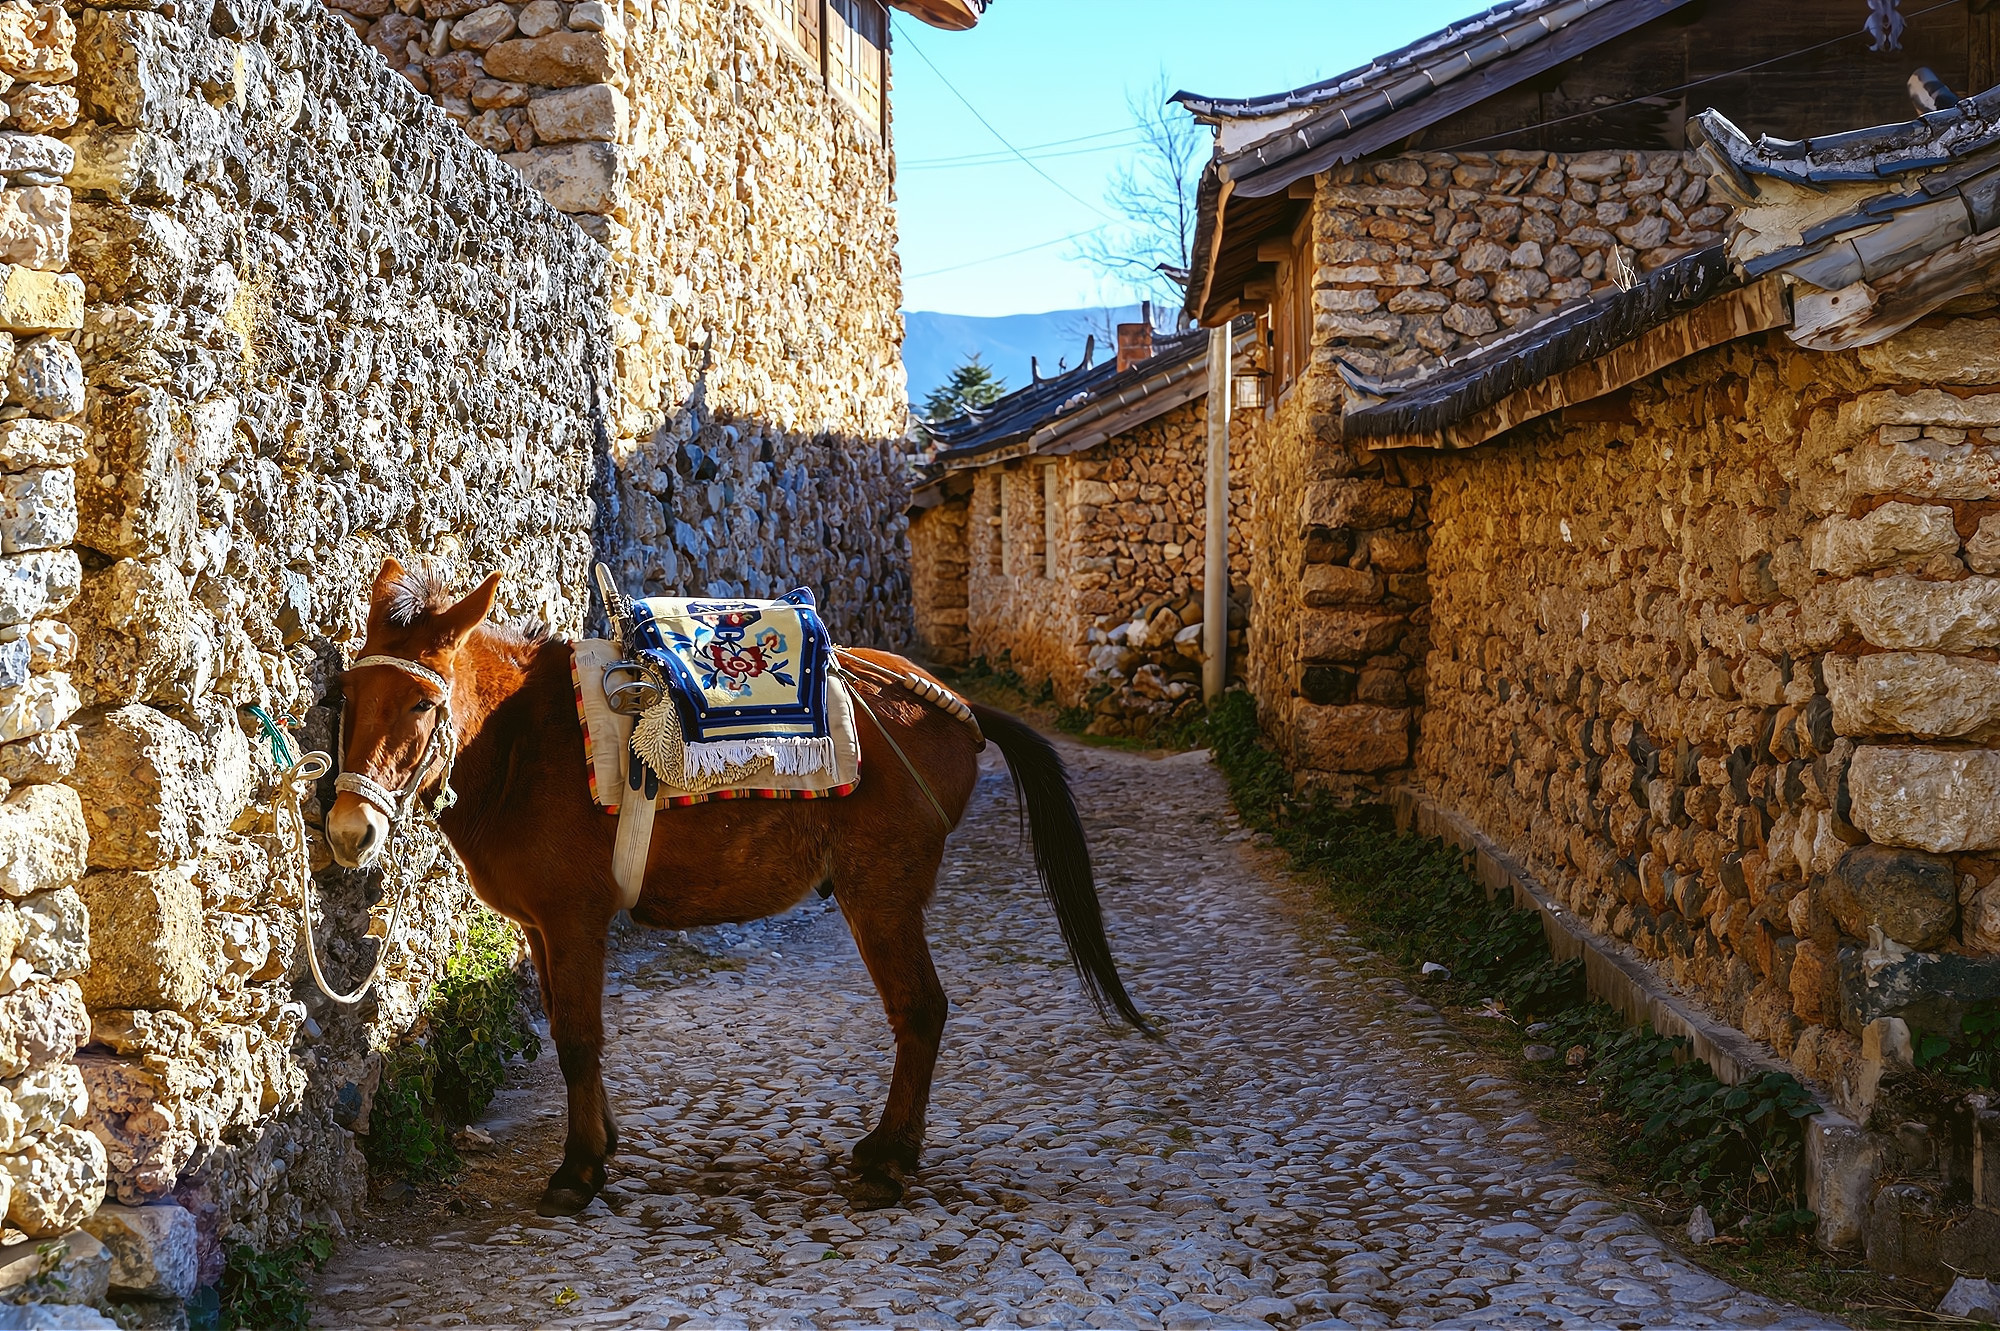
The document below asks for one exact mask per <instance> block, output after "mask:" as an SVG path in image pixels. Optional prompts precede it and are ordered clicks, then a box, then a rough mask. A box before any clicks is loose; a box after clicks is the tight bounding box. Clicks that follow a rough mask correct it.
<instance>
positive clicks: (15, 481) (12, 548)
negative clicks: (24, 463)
mask: <svg viewBox="0 0 2000 1331" xmlns="http://www.w3.org/2000/svg"><path fill="white" fill-rule="evenodd" d="M75 539H76V476H75V473H73V472H72V471H71V470H70V469H69V468H68V467H38V468H36V469H35V470H33V471H17V472H13V473H10V474H7V475H0V551H5V552H6V553H7V554H10V555H14V554H21V553H23V552H25V551H28V550H52V549H56V548H59V547H61V546H66V545H68V544H70V543H71V542H72V541H74V540H75Z"/></svg>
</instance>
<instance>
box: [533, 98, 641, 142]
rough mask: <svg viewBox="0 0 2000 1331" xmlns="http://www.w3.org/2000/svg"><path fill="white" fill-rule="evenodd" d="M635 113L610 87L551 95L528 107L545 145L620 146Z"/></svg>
mask: <svg viewBox="0 0 2000 1331" xmlns="http://www.w3.org/2000/svg"><path fill="white" fill-rule="evenodd" d="M630 117H631V112H630V108H629V105H628V104H627V102H626V100H625V94H624V93H622V92H620V91H619V90H618V89H616V88H614V87H612V86H611V85H610V84H608V83H592V84H587V85H586V86H584V87H581V88H572V89H570V90H569V91H568V92H558V93H551V94H549V95H548V96H546V97H537V98H535V100H533V101H532V102H529V103H528V124H529V125H530V126H532V127H533V128H534V131H535V137H536V138H538V139H540V140H541V141H542V142H544V143H571V142H584V141H588V142H602V143H618V142H621V141H623V139H624V138H625V132H626V128H627V126H628V125H629V123H630Z"/></svg>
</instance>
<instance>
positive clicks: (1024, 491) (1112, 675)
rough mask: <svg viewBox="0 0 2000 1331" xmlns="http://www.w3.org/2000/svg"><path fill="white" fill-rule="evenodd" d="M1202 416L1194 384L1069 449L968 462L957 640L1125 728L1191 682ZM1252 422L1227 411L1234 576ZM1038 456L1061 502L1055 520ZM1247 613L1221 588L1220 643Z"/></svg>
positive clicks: (1100, 726) (1198, 600)
mask: <svg viewBox="0 0 2000 1331" xmlns="http://www.w3.org/2000/svg"><path fill="white" fill-rule="evenodd" d="M1207 422H1208V414H1207V401H1206V399H1205V398H1204V399H1202V400H1198V401H1195V402H1190V403H1186V404H1183V405H1182V406H1179V407H1176V408H1174V409H1173V410H1172V411H1169V412H1167V413H1166V414H1165V415H1162V416H1160V417H1158V418H1156V419H1154V420H1151V421H1148V422H1146V423H1145V424H1143V425H1139V426H1136V427H1134V428H1133V429H1131V430H1128V431H1126V432H1125V433H1124V434H1121V435H1119V436H1117V437H1116V438H1114V439H1111V440H1108V441H1106V442H1105V443H1102V444H1099V445H1097V446H1096V447H1094V448H1091V449H1087V450H1085V451H1083V452H1080V453H1072V454H1067V455H1064V456H1060V457H1056V458H1054V459H1051V460H1049V461H1047V462H1037V461H1031V462H1023V463H1008V464H1004V465H1003V466H997V467H986V468H982V469H981V470H979V471H978V472H977V473H976V478H975V482H974V489H973V493H972V495H971V500H970V504H971V509H970V512H971V516H970V519H969V522H968V535H967V539H966V545H965V550H966V563H967V567H968V578H967V581H968V586H969V597H968V603H969V608H968V611H967V618H968V629H969V635H970V640H971V641H970V651H971V654H972V655H973V656H976V657H977V656H983V657H985V658H987V659H988V660H989V661H991V662H993V663H994V664H996V665H999V664H1002V663H1004V664H1006V665H1008V666H1010V667H1011V668H1012V669H1014V670H1015V671H1017V672H1018V673H1019V674H1020V675H1021V676H1022V678H1023V679H1024V680H1025V681H1026V682H1027V683H1028V684H1029V685H1030V686H1031V687H1039V686H1040V685H1041V684H1042V683H1043V682H1044V681H1047V682H1049V683H1050V684H1051V685H1052V686H1053V687H1054V690H1055V697H1056V700H1057V702H1058V703H1060V704H1061V705H1062V706H1064V707H1088V708H1089V709H1090V710H1091V712H1092V721H1091V723H1090V725H1091V729H1092V731H1093V733H1098V734H1127V733H1138V732H1141V731H1143V730H1144V729H1145V728H1147V727H1148V726H1150V725H1151V724H1152V723H1153V721H1154V720H1156V719H1157V718H1159V717H1161V716H1164V715H1166V714H1168V713H1170V712H1172V711H1173V710H1174V709H1175V708H1176V707H1178V706H1180V705H1182V704H1183V703H1184V702H1187V701H1199V699H1200V697H1201V631H1200V627H1199V626H1200V624H1201V621H1202V594H1203V588H1204V586H1205V585H1206V579H1205V577H1204V576H1203V560H1204V554H1203V551H1204V549H1205V546H1204V541H1205V540H1206V535H1205V533H1206V531H1207V513H1206V501H1205V493H1206V491H1205V485H1206V482H1205V480H1204V477H1205V474H1206V470H1207V457H1208V423H1207ZM1255 429H1256V427H1255V422H1254V418H1253V417H1252V416H1250V415H1249V414H1247V413H1246V414H1242V415H1239V416H1237V418H1236V419H1235V420H1234V421H1232V422H1231V425H1230V459H1231V481H1232V483H1231V486H1230V526H1229V555H1230V570H1231V584H1232V588H1234V587H1235V586H1237V585H1238V584H1239V583H1240V581H1241V579H1243V578H1244V577H1245V576H1246V575H1247V573H1248V570H1249V564H1250V547H1251V543H1252V534H1253V533H1252V526H1251V523H1252V501H1251V495H1252V491H1251V489H1250V487H1249V485H1248V483H1247V478H1246V476H1245V469H1246V468H1247V466H1248V464H1249V456H1250V453H1251V452H1252V451H1253V450H1252V443H1253V440H1254V437H1255ZM1045 469H1053V471H1054V474H1055V477H1056V481H1055V493H1056V495H1057V498H1058V503H1059V505H1060V511H1059V513H1058V515H1057V520H1056V522H1055V524H1054V526H1053V528H1051V526H1050V524H1049V523H1048V521H1047V509H1046V504H1045V501H1046V495H1047V494H1048V491H1047V490H1046V489H1045V488H1044V487H1045V485H1046V482H1045V481H1044V478H1043V472H1044V470H1045ZM1003 475H1004V476H1005V477H1006V478H1007V481H1006V487H1007V498H1006V501H1005V504H1004V505H1003V504H1002V501H1001V498H1000V490H1001V484H1002V482H1001V478H1002V476H1003ZM1003 507H1004V515H1003ZM1003 516H1004V520H1005V532H1006V551H1005V556H1004V558H1003V554H1002V550H1001V541H1000V534H1001V530H1002V528H1001V525H1000V521H999V520H1000V519H1001V518H1002V517H1003ZM1051 530H1053V531H1054V533H1055V536H1056V542H1057V544H1056V561H1055V565H1054V569H1053V572H1054V577H1053V578H1051V577H1050V576H1049V573H1050V571H1051V570H1050V567H1049V564H1048V562H1047V558H1046V551H1047V540H1048V537H1049V534H1050V532H1051ZM1249 614H1250V605H1249V603H1248V601H1247V599H1246V598H1244V597H1242V596H1241V595H1240V594H1235V593H1233V594H1232V604H1231V612H1230V617H1231V621H1232V628H1231V632H1230V641H1231V655H1232V658H1238V657H1240V656H1241V654H1242V647H1243V643H1244V636H1243V626H1244V622H1245V621H1246V620H1247V619H1248V617H1249ZM1240 665H1241V663H1240V661H1239V662H1238V668H1237V671H1236V673H1238V674H1240V673H1241V671H1240Z"/></svg>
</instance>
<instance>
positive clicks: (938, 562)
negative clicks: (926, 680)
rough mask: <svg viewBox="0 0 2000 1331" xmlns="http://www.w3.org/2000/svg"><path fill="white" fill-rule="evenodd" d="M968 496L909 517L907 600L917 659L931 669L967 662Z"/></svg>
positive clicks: (969, 642) (969, 645)
mask: <svg viewBox="0 0 2000 1331" xmlns="http://www.w3.org/2000/svg"><path fill="white" fill-rule="evenodd" d="M971 512H972V498H971V496H970V495H958V496H956V497H954V498H950V499H947V500H945V501H944V502H943V503H941V504H938V505H936V506H935V507H932V508H927V509H924V510H923V511H921V512H918V513H914V514H912V515H911V517H910V600H911V610H912V612H913V617H914V622H915V629H916V643H915V646H916V651H917V655H918V656H919V657H921V658H922V659H923V660H925V661H927V662H929V663H930V664H932V665H940V666H953V667H956V666H962V665H965V664H966V663H967V662H969V661H971V659H972V634H971V631H970V629H969V627H968V625H967V618H968V614H969V612H968V609H967V601H968V597H969V595H970V592H969V589H968V586H967V581H968V573H969V566H968V564H967V562H966V561H967V558H968V555H967V537H966V523H967V522H968V521H969V519H970V517H971Z"/></svg>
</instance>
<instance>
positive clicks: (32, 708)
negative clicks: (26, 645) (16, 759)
mask: <svg viewBox="0 0 2000 1331" xmlns="http://www.w3.org/2000/svg"><path fill="white" fill-rule="evenodd" d="M82 705H83V703H82V700H81V699H80V698H78V696H77V692H76V687H75V685H73V684H71V683H70V679H69V676H68V675H64V674H48V675H35V676H33V677H31V678H30V679H29V680H28V682H27V683H25V684H21V685H18V686H16V687H14V688H11V689H0V742H7V743H11V742H12V741H14V740H20V739H26V738H28V737H29V736H30V735H41V734H46V733H47V732H48V731H51V730H54V729H55V728H56V727H57V726H60V725H62V724H63V723H64V722H66V721H68V720H69V719H70V718H71V717H72V716H74V715H76V710H77V708H79V707H81V706H82Z"/></svg>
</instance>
